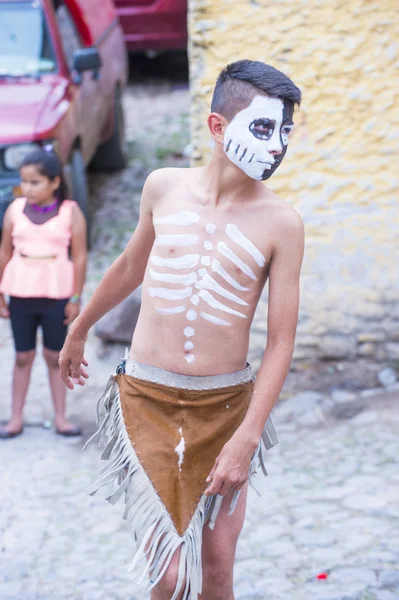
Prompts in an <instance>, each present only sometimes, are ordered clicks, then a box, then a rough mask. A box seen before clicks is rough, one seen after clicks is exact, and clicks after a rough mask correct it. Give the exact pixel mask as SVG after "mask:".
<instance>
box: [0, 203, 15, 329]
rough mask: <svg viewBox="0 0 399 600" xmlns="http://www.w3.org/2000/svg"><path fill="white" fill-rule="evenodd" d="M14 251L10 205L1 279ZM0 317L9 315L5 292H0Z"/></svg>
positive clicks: (3, 235)
mask: <svg viewBox="0 0 399 600" xmlns="http://www.w3.org/2000/svg"><path fill="white" fill-rule="evenodd" d="M12 253H13V245H12V220H11V211H10V207H8V208H7V210H6V213H5V215H4V219H3V225H2V232H1V245H0V281H1V278H2V277H3V273H4V269H5V268H6V265H7V263H8V262H9V261H10V260H11V257H12ZM0 317H3V318H7V317H9V312H8V308H7V305H6V302H5V300H4V296H3V294H0Z"/></svg>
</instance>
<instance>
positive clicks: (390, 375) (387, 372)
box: [377, 367, 398, 388]
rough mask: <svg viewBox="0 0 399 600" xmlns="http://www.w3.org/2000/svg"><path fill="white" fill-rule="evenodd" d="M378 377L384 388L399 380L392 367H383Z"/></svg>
mask: <svg viewBox="0 0 399 600" xmlns="http://www.w3.org/2000/svg"><path fill="white" fill-rule="evenodd" d="M377 377H378V381H379V382H380V384H381V385H382V386H383V387H384V388H390V387H391V386H393V385H395V383H397V381H398V377H397V375H396V371H395V370H394V369H392V367H386V368H385V369H382V371H380V372H379V373H378V375H377Z"/></svg>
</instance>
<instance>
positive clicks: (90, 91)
mask: <svg viewBox="0 0 399 600" xmlns="http://www.w3.org/2000/svg"><path fill="white" fill-rule="evenodd" d="M0 22H1V24H2V27H1V30H0V223H1V220H2V217H3V214H4V211H5V209H6V207H7V205H8V204H9V203H10V202H11V200H12V199H13V196H15V195H16V194H17V193H18V189H17V188H18V184H19V173H18V161H19V160H20V159H22V158H23V155H24V154H26V152H28V151H29V150H30V149H33V148H34V147H35V146H36V145H51V146H53V147H55V148H56V149H57V151H58V153H59V155H60V157H61V159H62V161H63V163H64V165H65V170H66V174H67V176H68V178H69V180H70V184H71V187H72V190H71V192H72V193H71V195H72V197H74V199H76V200H77V201H78V202H79V203H80V204H81V206H82V209H83V210H84V212H85V213H86V214H87V188H86V179H85V167H86V165H88V164H89V162H91V161H93V159H94V160H95V159H96V156H97V155H98V153H99V152H101V151H103V149H104V147H106V146H107V144H109V143H110V140H111V141H112V142H114V141H115V140H114V138H115V128H116V127H117V126H119V127H121V126H122V125H121V123H120V122H118V123H117V122H116V121H117V120H118V119H119V114H118V112H117V110H116V109H117V106H116V105H117V104H120V96H121V92H122V90H123V87H124V86H125V83H126V80H127V56H126V46H125V44H124V39H123V32H122V29H121V26H120V24H119V21H118V16H117V14H116V11H115V6H114V4H113V2H112V1H111V0H101V10H99V9H98V0H0ZM119 120H120V119H119ZM119 137H121V135H120V136H119Z"/></svg>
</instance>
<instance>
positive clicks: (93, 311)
mask: <svg viewBox="0 0 399 600" xmlns="http://www.w3.org/2000/svg"><path fill="white" fill-rule="evenodd" d="M159 188H160V183H159V175H158V173H156V172H155V173H152V174H151V175H150V176H149V177H148V179H147V181H146V183H145V185H144V188H143V194H142V198H141V204H140V217H139V223H138V225H137V228H136V230H135V232H134V233H133V235H132V237H131V239H130V241H129V243H128V245H127V246H126V248H125V250H124V251H123V252H122V254H121V255H120V256H119V257H118V258H117V259H116V261H115V262H114V263H113V264H112V265H111V266H110V267H109V268H108V269H107V271H106V272H105V275H104V277H103V278H102V280H101V282H100V284H99V286H98V287H97V289H96V291H95V292H94V294H93V296H92V297H91V299H90V301H89V302H88V304H87V306H86V307H85V308H84V310H83V311H82V312H81V314H80V315H79V316H78V317H77V319H76V320H75V321H74V323H73V324H72V326H71V328H70V330H69V333H68V336H67V339H66V341H65V344H64V347H63V349H62V351H61V353H60V359H59V365H60V369H61V378H62V380H63V381H64V383H66V385H67V386H68V387H69V388H70V389H73V387H74V386H73V383H72V381H71V378H72V379H73V380H74V382H75V383H78V384H80V385H83V383H84V381H83V379H82V375H83V373H85V372H84V369H82V368H81V364H82V363H83V364H84V365H86V366H87V361H86V360H85V359H84V357H83V353H84V345H85V342H86V339H87V334H88V332H89V329H90V328H91V327H92V326H93V325H94V324H95V323H96V322H97V321H98V320H99V319H100V318H101V317H102V316H104V315H105V314H106V313H107V312H108V311H110V310H111V309H112V308H114V307H115V306H116V305H117V304H119V303H120V302H122V300H124V299H125V298H127V296H128V295H129V294H131V293H132V292H133V291H134V290H135V289H136V288H137V287H138V286H139V285H140V284H141V283H142V281H143V278H144V273H145V269H146V266H147V262H148V257H149V255H150V252H151V248H152V246H153V243H154V239H155V233H154V227H153V223H152V209H153V205H154V202H155V201H156V198H157V196H158V193H159ZM83 376H84V377H86V376H87V374H86V373H85V374H84V375H83Z"/></svg>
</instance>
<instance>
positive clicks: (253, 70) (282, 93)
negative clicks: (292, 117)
mask: <svg viewBox="0 0 399 600" xmlns="http://www.w3.org/2000/svg"><path fill="white" fill-rule="evenodd" d="M258 94H261V95H267V96H271V97H273V98H280V100H282V101H283V102H287V103H290V104H291V107H292V110H293V109H294V106H295V104H297V105H298V106H299V104H300V103H301V90H300V89H299V88H298V87H297V86H296V85H295V84H294V83H293V82H292V81H291V79H290V78H289V77H287V75H284V73H282V72H281V71H278V70H277V69H275V68H274V67H271V66H270V65H266V64H265V63H263V62H260V61H258V60H238V61H237V62H234V63H231V64H229V65H227V67H225V68H224V69H223V71H222V72H221V73H220V75H219V77H218V78H217V81H216V86H215V90H214V92H213V98H212V104H211V112H217V113H219V114H221V115H223V116H224V117H225V118H226V119H227V120H228V121H231V119H232V118H233V117H234V116H235V115H236V114H237V113H238V112H239V111H241V110H244V108H247V106H249V104H251V102H252V100H253V99H254V97H255V96H256V95H258Z"/></svg>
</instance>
